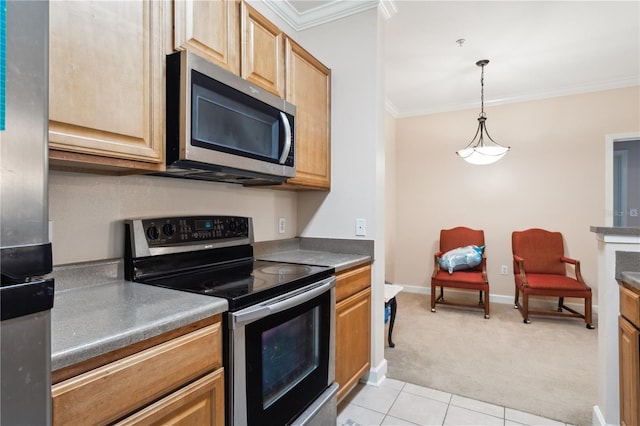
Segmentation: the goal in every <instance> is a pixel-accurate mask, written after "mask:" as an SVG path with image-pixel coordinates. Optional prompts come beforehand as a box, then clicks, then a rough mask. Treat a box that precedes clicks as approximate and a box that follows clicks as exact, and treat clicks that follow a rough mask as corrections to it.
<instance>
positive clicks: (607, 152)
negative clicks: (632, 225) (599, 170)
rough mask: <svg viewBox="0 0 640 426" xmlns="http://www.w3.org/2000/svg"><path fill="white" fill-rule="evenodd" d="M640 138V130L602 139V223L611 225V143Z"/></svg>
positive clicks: (612, 213)
mask: <svg viewBox="0 0 640 426" xmlns="http://www.w3.org/2000/svg"><path fill="white" fill-rule="evenodd" d="M630 140H640V132H632V133H619V134H612V135H605V141H604V188H605V189H604V213H605V215H604V225H605V226H607V227H612V226H613V215H614V211H613V144H614V142H624V141H630Z"/></svg>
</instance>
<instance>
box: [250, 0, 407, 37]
mask: <svg viewBox="0 0 640 426" xmlns="http://www.w3.org/2000/svg"><path fill="white" fill-rule="evenodd" d="M262 1H263V2H264V3H265V4H266V5H267V7H269V9H271V10H272V11H273V12H274V13H276V14H277V15H278V16H279V17H280V18H282V19H283V20H284V21H285V22H286V23H287V24H288V25H289V26H291V28H293V29H294V30H296V31H302V30H306V29H309V28H312V27H315V26H318V25H322V24H326V23H327V22H331V21H335V20H336V19H340V18H344V17H346V16H349V15H353V14H356V13H360V12H364V11H366V10H370V9H373V8H375V7H378V8H379V10H380V12H381V13H382V15H383V16H384V17H385V19H389V18H390V17H392V16H393V15H395V13H396V12H397V11H398V8H397V7H396V5H395V0H359V1H340V0H330V1H326V2H324V3H323V4H322V5H320V6H317V7H314V8H311V9H309V10H306V11H304V12H299V11H298V10H297V9H296V8H295V7H293V6H292V5H291V3H290V2H289V1H283V0H262Z"/></svg>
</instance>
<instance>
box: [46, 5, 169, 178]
mask: <svg viewBox="0 0 640 426" xmlns="http://www.w3.org/2000/svg"><path fill="white" fill-rule="evenodd" d="M164 5H165V2H155V1H154V2H150V1H126V2H106V1H55V2H51V4H50V15H49V16H50V18H49V23H50V39H49V40H50V44H49V148H50V153H49V155H50V159H51V165H52V166H53V167H56V166H58V165H60V166H72V167H74V168H75V167H86V168H88V169H93V168H99V169H106V170H107V171H114V172H131V171H132V170H133V171H134V170H135V169H142V170H141V171H146V170H162V169H163V168H164V112H163V111H164V92H165V88H164V68H165V65H164V64H165V54H164V46H163V37H164V29H163V24H164V13H165V11H164V8H165V6H164Z"/></svg>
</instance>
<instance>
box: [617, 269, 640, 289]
mask: <svg viewBox="0 0 640 426" xmlns="http://www.w3.org/2000/svg"><path fill="white" fill-rule="evenodd" d="M620 275H621V277H620V278H621V281H624V282H625V283H627V284H629V285H630V286H632V287H635V288H636V289H637V290H638V291H640V272H629V271H625V272H622V273H621V274H620Z"/></svg>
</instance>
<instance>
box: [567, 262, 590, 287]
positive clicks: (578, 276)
mask: <svg viewBox="0 0 640 426" xmlns="http://www.w3.org/2000/svg"><path fill="white" fill-rule="evenodd" d="M560 260H561V261H563V262H564V263H569V264H571V265H573V272H574V273H575V274H576V280H578V282H579V283H580V284H582V285H583V286H585V287H587V288H588V289H591V287H589V286H588V285H587V283H586V282H584V278H582V273H581V272H580V261H579V260H576V259H571V258H570V257H564V256H562V257H561V258H560Z"/></svg>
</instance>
